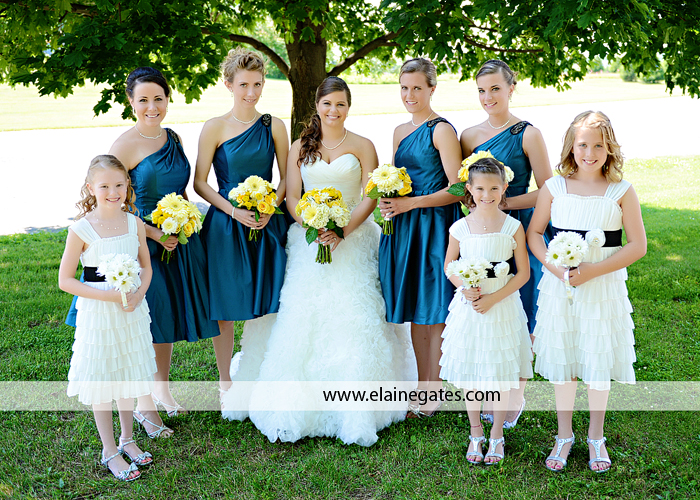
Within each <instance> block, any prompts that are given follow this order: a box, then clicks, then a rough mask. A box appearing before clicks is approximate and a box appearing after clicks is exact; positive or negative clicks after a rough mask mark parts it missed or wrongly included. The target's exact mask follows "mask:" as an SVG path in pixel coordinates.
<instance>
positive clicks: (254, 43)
mask: <svg viewBox="0 0 700 500" xmlns="http://www.w3.org/2000/svg"><path fill="white" fill-rule="evenodd" d="M202 33H204V34H205V35H211V34H212V33H211V32H210V31H208V30H202ZM225 38H228V39H229V40H231V41H232V42H238V43H245V44H248V45H250V46H251V47H253V48H254V49H257V50H259V51H260V52H262V53H263V54H265V55H266V56H267V57H269V58H270V61H272V62H273V63H274V64H275V66H277V67H278V68H279V69H280V71H281V72H282V74H283V75H284V76H285V77H286V78H287V79H289V65H287V63H286V62H285V60H284V59H282V58H281V57H280V56H279V55H278V54H277V52H275V51H274V50H272V49H271V48H270V47H268V46H267V45H265V44H264V43H263V42H261V41H260V40H256V39H255V38H253V37H250V36H246V35H236V34H233V33H232V34H230V35H225Z"/></svg>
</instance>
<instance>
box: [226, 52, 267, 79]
mask: <svg viewBox="0 0 700 500" xmlns="http://www.w3.org/2000/svg"><path fill="white" fill-rule="evenodd" d="M239 71H257V72H258V73H261V74H262V76H263V80H264V79H265V73H266V72H265V61H264V60H263V58H262V56H261V55H260V54H258V53H257V52H255V51H253V50H249V49H244V48H242V47H238V48H235V49H231V50H229V51H228V55H227V56H226V59H224V62H222V63H221V74H222V76H223V77H224V80H226V81H227V82H233V79H234V77H235V76H236V73H238V72H239Z"/></svg>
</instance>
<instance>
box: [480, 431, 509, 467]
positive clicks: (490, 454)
mask: <svg viewBox="0 0 700 500" xmlns="http://www.w3.org/2000/svg"><path fill="white" fill-rule="evenodd" d="M499 444H503V451H504V452H505V451H506V440H505V438H502V437H500V438H496V439H489V450H491V449H493V451H489V452H488V453H486V457H484V459H486V458H489V457H496V458H497V459H498V460H496V461H495V462H487V461H486V460H484V463H485V464H486V465H496V464H500V463H501V461H502V460H503V457H504V455H503V453H496V448H497V447H498V445H499Z"/></svg>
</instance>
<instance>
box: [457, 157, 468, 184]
mask: <svg viewBox="0 0 700 500" xmlns="http://www.w3.org/2000/svg"><path fill="white" fill-rule="evenodd" d="M465 161H466V160H465ZM457 177H459V180H460V181H461V182H467V181H469V167H462V168H460V169H459V172H457Z"/></svg>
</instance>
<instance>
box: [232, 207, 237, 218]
mask: <svg viewBox="0 0 700 500" xmlns="http://www.w3.org/2000/svg"><path fill="white" fill-rule="evenodd" d="M235 213H236V207H233V210H231V218H232V219H233V220H236V218H235V217H234V216H233V215H234V214H235Z"/></svg>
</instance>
